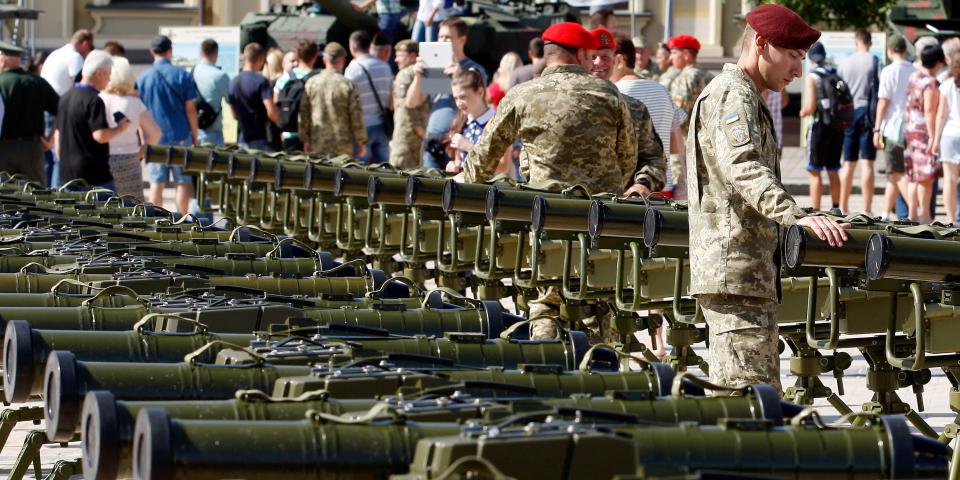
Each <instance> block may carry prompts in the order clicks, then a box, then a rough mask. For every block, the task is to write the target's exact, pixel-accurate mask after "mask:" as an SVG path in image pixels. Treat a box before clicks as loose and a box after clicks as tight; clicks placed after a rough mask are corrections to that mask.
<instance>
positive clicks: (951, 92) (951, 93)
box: [940, 78, 960, 137]
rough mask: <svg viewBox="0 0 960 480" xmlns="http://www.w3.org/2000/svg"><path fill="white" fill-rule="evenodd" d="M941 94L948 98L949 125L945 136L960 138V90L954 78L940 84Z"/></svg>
mask: <svg viewBox="0 0 960 480" xmlns="http://www.w3.org/2000/svg"><path fill="white" fill-rule="evenodd" d="M940 93H942V94H943V96H944V97H946V98H947V123H946V125H944V126H943V135H945V136H950V137H960V89H958V88H957V83H956V82H954V81H953V79H952V78H947V81H946V82H943V83H941V84H940Z"/></svg>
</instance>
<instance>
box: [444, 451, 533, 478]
mask: <svg viewBox="0 0 960 480" xmlns="http://www.w3.org/2000/svg"><path fill="white" fill-rule="evenodd" d="M474 472H476V473H479V476H478V478H491V479H493V480H516V477H511V476H510V475H507V474H505V473H503V471H502V470H500V469H499V468H497V466H496V465H494V464H493V462H491V461H490V460H487V459H486V458H483V457H480V456H477V455H469V456H466V457H461V458H459V459H457V461H455V462H453V463H451V464H450V466H449V467H447V469H446V470H444V471H442V472H440V473H438V474H436V475H435V476H434V477H433V478H435V479H436V480H447V479H451V478H468V475H465V474H467V473H474Z"/></svg>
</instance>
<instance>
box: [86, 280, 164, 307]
mask: <svg viewBox="0 0 960 480" xmlns="http://www.w3.org/2000/svg"><path fill="white" fill-rule="evenodd" d="M107 295H124V296H127V297H130V298H133V299H135V300H136V301H137V303H139V304H140V305H143V306H144V307H149V306H150V304H149V303H147V301H146V300H144V299H143V298H142V297H141V296H140V294H138V293H137V292H135V291H133V289H132V288H130V287H127V286H125V285H110V286H109V287H106V288H104V289H103V290H100V291H99V292H97V293H96V294H95V295H94V296H92V297H90V298H88V299H86V300H84V301H83V302H82V303H81V304H80V305H81V306H83V307H88V306H90V304H91V303H93V302H95V301H97V300H100V299H101V298H102V297H105V296H107Z"/></svg>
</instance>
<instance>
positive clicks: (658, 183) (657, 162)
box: [623, 95, 667, 191]
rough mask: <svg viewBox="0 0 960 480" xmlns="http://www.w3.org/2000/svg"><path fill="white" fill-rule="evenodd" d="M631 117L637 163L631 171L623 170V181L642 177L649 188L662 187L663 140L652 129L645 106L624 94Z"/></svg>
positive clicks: (626, 181) (650, 119) (629, 182)
mask: <svg viewBox="0 0 960 480" xmlns="http://www.w3.org/2000/svg"><path fill="white" fill-rule="evenodd" d="M623 100H624V101H625V102H627V108H629V109H630V117H631V118H632V119H633V128H634V131H635V133H636V135H637V164H636V166H635V168H634V169H633V170H631V171H624V172H623V175H624V178H623V183H624V185H629V184H632V183H634V182H637V181H639V180H640V179H644V180H646V181H647V182H649V183H650V190H651V191H657V190H661V189H663V180H664V170H666V168H667V162H666V160H664V157H663V142H662V141H661V140H660V136H659V135H657V132H656V130H654V129H653V119H652V118H650V112H649V111H648V110H647V106H646V105H644V104H643V102H641V101H640V100H637V99H636V98H633V97H630V96H627V95H624V96H623Z"/></svg>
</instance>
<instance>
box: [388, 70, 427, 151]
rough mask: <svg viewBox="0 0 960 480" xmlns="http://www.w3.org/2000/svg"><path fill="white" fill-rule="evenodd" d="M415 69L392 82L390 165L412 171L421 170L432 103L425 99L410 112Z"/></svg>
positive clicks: (398, 76)
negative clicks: (413, 169) (407, 102)
mask: <svg viewBox="0 0 960 480" xmlns="http://www.w3.org/2000/svg"><path fill="white" fill-rule="evenodd" d="M413 70H414V66H413V65H411V66H409V67H407V68H404V69H403V70H400V71H399V72H397V78H396V79H395V80H394V81H393V125H394V127H393V138H392V139H391V140H390V165H393V166H394V167H397V168H402V169H410V168H417V167H419V166H420V157H421V156H422V155H423V153H422V150H423V139H424V137H425V135H426V128H427V117H429V116H430V101H429V99H425V100H424V101H423V103H422V104H420V106H418V107H417V108H407V106H406V103H405V102H406V96H407V90H408V89H409V88H410V84H412V83H413V77H414V71H413Z"/></svg>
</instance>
